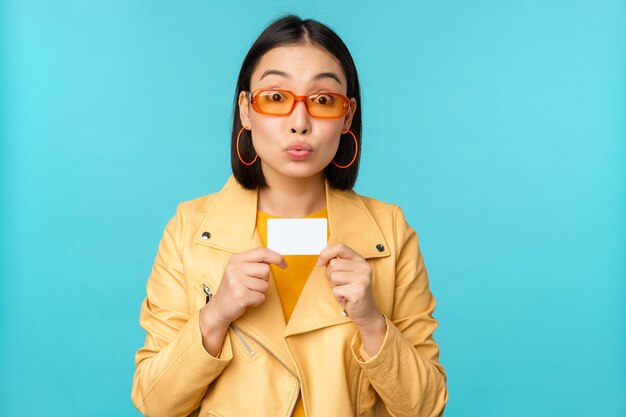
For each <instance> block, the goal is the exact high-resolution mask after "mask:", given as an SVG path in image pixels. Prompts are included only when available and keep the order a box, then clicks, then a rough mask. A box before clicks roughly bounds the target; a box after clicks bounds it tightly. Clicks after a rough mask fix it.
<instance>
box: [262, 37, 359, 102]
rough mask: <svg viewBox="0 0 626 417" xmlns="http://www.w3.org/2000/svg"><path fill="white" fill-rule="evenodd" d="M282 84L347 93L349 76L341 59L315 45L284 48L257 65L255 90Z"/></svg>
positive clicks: (281, 47)
mask: <svg viewBox="0 0 626 417" xmlns="http://www.w3.org/2000/svg"><path fill="white" fill-rule="evenodd" d="M268 83H269V84H272V83H279V84H284V85H295V86H299V85H302V84H316V85H317V84H321V85H324V86H328V87H333V88H336V89H338V90H343V91H344V92H345V90H346V88H347V87H346V77H345V75H344V73H343V70H342V68H341V64H340V63H339V62H338V61H337V59H336V58H335V57H334V56H332V55H331V54H329V53H328V52H327V51H326V50H324V49H322V48H320V47H318V46H314V45H289V46H280V47H276V48H273V49H270V50H269V51H267V52H266V53H265V54H263V56H262V57H261V59H260V60H259V63H258V64H257V65H256V67H255V69H254V71H253V73H252V77H251V80H250V86H251V89H253V90H254V89H255V88H256V87H258V86H261V85H262V86H267V84H268Z"/></svg>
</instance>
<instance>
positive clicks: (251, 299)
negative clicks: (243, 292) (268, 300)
mask: <svg viewBox="0 0 626 417" xmlns="http://www.w3.org/2000/svg"><path fill="white" fill-rule="evenodd" d="M263 301H265V293H262V292H258V291H250V293H249V294H248V296H247V298H246V303H247V305H248V306H252V307H254V306H258V305H259V304H261V303H262V302H263Z"/></svg>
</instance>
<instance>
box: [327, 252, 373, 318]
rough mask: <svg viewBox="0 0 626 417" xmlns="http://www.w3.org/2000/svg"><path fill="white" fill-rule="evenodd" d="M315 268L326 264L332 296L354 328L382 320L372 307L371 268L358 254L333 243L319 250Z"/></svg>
mask: <svg viewBox="0 0 626 417" xmlns="http://www.w3.org/2000/svg"><path fill="white" fill-rule="evenodd" d="M317 265H318V266H322V265H326V276H327V277H328V279H329V280H330V284H331V286H332V288H333V294H334V296H335V298H336V299H337V301H338V302H339V304H341V306H342V307H343V308H344V310H345V311H346V313H348V317H350V319H351V320H352V321H353V322H354V324H356V325H357V327H359V328H362V327H363V328H364V327H370V326H371V325H372V324H373V323H376V322H378V323H380V319H381V318H383V317H382V314H381V313H380V312H379V311H378V309H377V308H376V304H374V296H373V294H372V268H371V267H370V265H369V264H368V263H367V261H366V260H365V259H364V258H363V257H362V256H361V255H359V254H358V253H356V252H355V251H354V250H353V249H352V248H350V247H349V246H346V245H344V244H343V243H337V244H334V245H330V246H327V247H326V248H324V250H322V252H321V253H320V257H319V259H318V261H317ZM383 319H384V318H383Z"/></svg>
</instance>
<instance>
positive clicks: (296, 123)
mask: <svg viewBox="0 0 626 417" xmlns="http://www.w3.org/2000/svg"><path fill="white" fill-rule="evenodd" d="M290 121H291V133H298V134H301V135H304V134H306V133H307V132H308V131H310V129H311V119H310V118H309V113H308V112H307V110H306V104H305V103H304V102H303V101H302V102H297V103H296V106H295V107H294V109H293V112H292V113H291V120H290Z"/></svg>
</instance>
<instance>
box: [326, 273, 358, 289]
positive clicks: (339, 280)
mask: <svg viewBox="0 0 626 417" xmlns="http://www.w3.org/2000/svg"><path fill="white" fill-rule="evenodd" d="M328 280H329V281H330V285H331V286H332V287H337V286H339V285H346V284H351V283H352V282H353V281H354V274H352V273H350V272H345V271H335V272H331V273H330V274H328Z"/></svg>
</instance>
